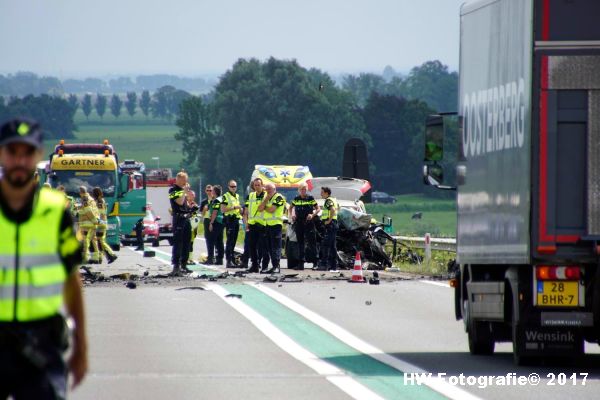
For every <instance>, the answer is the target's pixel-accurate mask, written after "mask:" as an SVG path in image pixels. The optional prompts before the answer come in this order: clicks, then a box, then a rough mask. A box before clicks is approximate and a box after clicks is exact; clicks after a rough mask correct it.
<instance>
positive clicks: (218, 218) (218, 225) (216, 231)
mask: <svg viewBox="0 0 600 400" xmlns="http://www.w3.org/2000/svg"><path fill="white" fill-rule="evenodd" d="M221 191H222V189H221V186H220V185H214V186H213V196H214V197H213V199H212V200H211V202H210V203H209V206H208V208H209V209H210V210H211V211H210V212H211V214H210V222H209V223H208V230H209V232H210V237H211V243H212V245H213V248H214V250H213V253H214V254H215V257H216V258H215V262H214V264H215V265H223V253H224V248H223V213H222V212H221V203H222V202H223V197H222V196H221ZM209 254H210V251H209Z"/></svg>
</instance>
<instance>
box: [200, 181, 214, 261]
mask: <svg viewBox="0 0 600 400" xmlns="http://www.w3.org/2000/svg"><path fill="white" fill-rule="evenodd" d="M204 193H206V198H205V199H204V200H202V202H201V203H200V210H201V212H202V223H203V225H204V240H205V241H206V249H207V252H208V258H207V259H206V262H205V263H204V264H206V265H211V264H212V263H214V262H215V254H214V253H215V246H214V244H213V243H212V236H211V235H210V230H209V229H208V227H209V225H210V215H211V214H212V213H211V211H210V209H209V208H208V207H209V203H210V202H211V200H212V199H213V188H212V185H206V187H205V188H204Z"/></svg>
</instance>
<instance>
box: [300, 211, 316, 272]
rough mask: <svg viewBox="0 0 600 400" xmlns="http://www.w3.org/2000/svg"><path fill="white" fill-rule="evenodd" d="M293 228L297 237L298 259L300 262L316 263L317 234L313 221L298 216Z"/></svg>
mask: <svg viewBox="0 0 600 400" xmlns="http://www.w3.org/2000/svg"><path fill="white" fill-rule="evenodd" d="M294 229H295V230H296V237H297V238H298V247H299V250H300V260H301V261H302V262H309V263H316V262H317V261H318V258H319V257H318V254H319V253H318V252H317V235H316V230H315V224H314V222H313V221H306V218H304V219H302V218H298V219H296V222H295V223H294Z"/></svg>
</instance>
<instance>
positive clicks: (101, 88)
mask: <svg viewBox="0 0 600 400" xmlns="http://www.w3.org/2000/svg"><path fill="white" fill-rule="evenodd" d="M214 85H215V81H214V80H213V79H204V78H186V77H179V76H175V75H167V74H156V75H139V76H137V77H135V78H130V77H117V78H113V79H109V80H108V81H105V80H103V79H99V78H86V79H65V80H62V81H61V80H60V79H58V78H56V77H51V76H38V75H37V74H34V73H33V72H17V73H16V74H8V75H2V74H0V95H2V96H20V97H22V96H27V95H30V94H32V95H35V96H39V95H42V94H48V95H50V96H61V95H64V94H66V93H74V94H85V93H126V92H142V91H144V90H148V91H150V92H155V91H157V90H158V89H159V88H161V87H163V86H173V87H176V88H179V89H181V90H185V91H188V92H197V93H207V92H209V91H211V90H212V88H213V87H214Z"/></svg>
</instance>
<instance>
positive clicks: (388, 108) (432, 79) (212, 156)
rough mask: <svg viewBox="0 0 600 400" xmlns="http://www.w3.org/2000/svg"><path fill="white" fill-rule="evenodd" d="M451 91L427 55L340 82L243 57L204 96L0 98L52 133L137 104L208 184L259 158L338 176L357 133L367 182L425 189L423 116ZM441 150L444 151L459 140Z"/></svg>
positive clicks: (1, 110)
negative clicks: (169, 131) (172, 129)
mask: <svg viewBox="0 0 600 400" xmlns="http://www.w3.org/2000/svg"><path fill="white" fill-rule="evenodd" d="M457 92H458V76H457V74H456V72H450V71H448V67H447V66H445V65H443V64H442V63H440V62H439V61H429V62H426V63H424V64H423V65H421V66H418V67H415V68H413V69H412V70H411V71H410V72H409V73H408V74H407V75H406V76H402V75H401V74H397V73H395V71H393V70H391V68H390V67H387V68H386V70H384V74H383V75H376V74H360V75H348V76H345V77H344V78H343V79H342V80H341V83H336V82H335V81H334V80H333V78H332V77H331V76H330V75H328V74H326V73H324V72H322V71H320V70H318V69H314V68H313V69H306V68H303V67H301V66H300V65H299V64H298V63H297V62H296V61H285V60H277V59H275V58H271V59H269V60H267V61H264V62H261V61H258V60H256V59H240V60H238V61H237V62H236V63H235V64H234V65H233V67H232V68H231V69H230V70H228V71H227V72H226V73H225V74H224V75H223V76H222V77H221V79H220V80H219V82H218V84H217V85H216V86H215V88H214V90H213V91H212V92H211V93H209V94H208V95H202V96H193V95H191V94H190V93H189V92H187V91H184V90H181V89H177V88H175V87H174V86H171V85H167V86H162V87H160V88H158V89H157V90H156V91H155V92H154V93H152V94H151V93H150V91H148V90H144V91H142V92H141V94H140V95H139V96H138V94H137V93H136V92H135V91H130V92H127V93H126V95H125V96H122V95H118V94H113V95H112V96H109V95H105V94H102V93H100V92H98V93H96V94H95V95H92V94H89V93H86V94H85V95H83V96H78V95H76V94H74V93H72V94H70V95H69V96H64V95H63V96H49V95H41V96H32V95H28V96H25V97H23V98H18V97H15V96H11V97H8V98H7V99H5V98H3V97H0V119H4V118H7V117H9V116H14V115H25V116H31V117H33V118H36V119H38V120H40V121H41V122H42V124H43V126H45V127H46V129H47V131H48V132H49V133H50V136H51V137H52V135H57V136H54V137H58V135H60V137H70V136H72V132H73V130H75V129H76V127H75V124H74V123H73V116H74V115H75V113H76V112H77V110H78V109H79V108H81V111H82V113H83V114H84V115H85V116H86V118H88V117H89V116H90V114H91V113H92V111H95V112H96V114H97V115H98V116H100V117H101V118H103V117H104V115H106V113H107V112H108V113H110V114H112V115H113V116H114V117H116V118H119V117H120V116H121V115H123V114H125V113H126V114H128V115H129V116H130V117H133V116H134V115H135V114H136V113H137V112H139V111H141V113H142V114H143V115H145V116H146V117H148V116H149V115H152V116H153V117H154V118H162V119H165V120H167V121H173V120H175V122H176V125H177V127H178V129H179V130H178V132H177V133H176V135H175V139H176V140H178V141H180V142H181V144H182V149H183V155H184V161H183V162H182V166H183V167H184V168H185V169H186V170H188V171H189V172H190V173H192V174H194V175H197V176H202V178H203V180H204V181H213V182H223V181H226V180H227V179H231V178H234V179H238V180H240V181H242V182H245V181H246V180H247V179H248V178H249V175H250V173H251V169H252V168H253V166H254V165H255V164H301V165H308V166H310V168H311V170H312V171H313V174H314V175H315V176H336V175H339V174H341V163H342V153H343V146H344V143H345V142H346V141H347V140H348V139H350V138H353V137H356V138H360V139H363V140H364V141H365V142H366V143H367V145H368V147H369V159H370V171H371V180H372V183H373V186H374V187H375V188H377V189H378V190H384V191H388V192H391V193H411V192H421V191H423V185H422V184H421V178H420V175H421V172H420V171H421V162H422V154H423V129H424V124H425V119H426V116H427V115H428V114H430V113H433V112H435V111H454V110H456V101H457ZM51 116H56V118H54V117H51ZM446 148H447V149H448V150H449V151H447V154H450V153H451V152H452V149H455V148H456V138H454V137H453V138H450V140H449V143H447V144H446ZM446 171H448V172H449V173H451V172H452V168H446Z"/></svg>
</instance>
